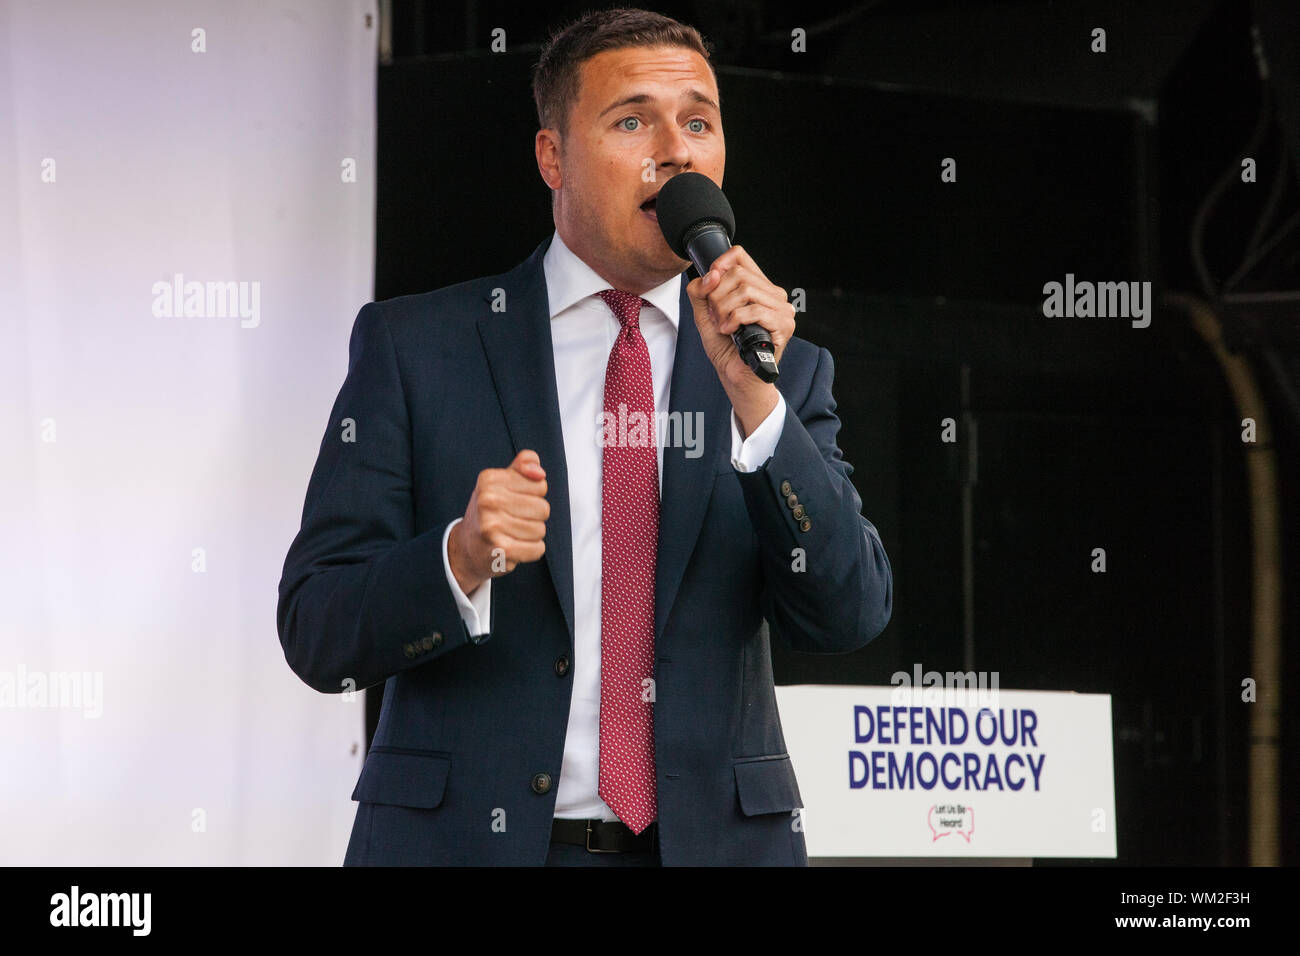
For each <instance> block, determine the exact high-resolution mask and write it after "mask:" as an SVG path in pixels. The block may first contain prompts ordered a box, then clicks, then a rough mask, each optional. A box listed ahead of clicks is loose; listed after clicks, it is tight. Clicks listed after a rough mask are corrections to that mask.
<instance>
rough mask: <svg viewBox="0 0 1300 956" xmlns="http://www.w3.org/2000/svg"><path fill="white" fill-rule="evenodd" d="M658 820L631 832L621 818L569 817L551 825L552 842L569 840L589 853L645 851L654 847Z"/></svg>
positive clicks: (566, 841)
mask: <svg viewBox="0 0 1300 956" xmlns="http://www.w3.org/2000/svg"><path fill="white" fill-rule="evenodd" d="M658 836H659V823H658V821H655V822H654V823H652V824H650V825H649V826H648V827H646V828H645V829H644V830H642V831H641V832H640V833H633V832H632V830H631V828H629V827H628V825H627V824H626V823H624V822H623V821H622V820H568V819H560V818H556V819H555V821H554V822H553V823H552V824H551V842H552V843H572V844H574V845H576V846H582V847H586V848H587V850H588V852H590V853H648V852H650V851H652V850H653V849H654V848H655V844H656V843H657V840H658Z"/></svg>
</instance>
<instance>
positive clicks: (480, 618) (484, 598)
mask: <svg viewBox="0 0 1300 956" xmlns="http://www.w3.org/2000/svg"><path fill="white" fill-rule="evenodd" d="M464 520H465V519H464V518H457V519H456V520H455V521H453V522H452V523H451V524H449V525H447V530H446V531H444V532H443V533H442V570H443V572H444V573H445V574H446V575H447V584H448V585H449V586H450V587H451V594H452V597H454V598H455V599H456V607H457V608H458V609H459V610H460V617H461V620H462V621H464V622H465V627H466V628H467V629H468V630H469V632H470V634H472V635H473V636H474V637H478V636H479V635H480V634H486V633H487V632H488V629H487V628H486V627H484V626H483V622H484V621H490V620H491V619H492V618H491V615H492V579H491V578H488V579H487V580H486V581H484V582H483V583H482V584H480V585H479V586H478V587H477V588H475V589H474V596H473V597H472V598H470V597H466V596H465V592H464V591H462V590H461V589H460V585H459V584H457V583H456V575H454V574H452V573H451V560H450V559H449V558H448V557H447V539H448V538H450V537H451V529H452V528H454V527H456V525H457V524H459V523H460V522H461V521H464Z"/></svg>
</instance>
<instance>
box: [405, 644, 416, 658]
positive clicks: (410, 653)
mask: <svg viewBox="0 0 1300 956" xmlns="http://www.w3.org/2000/svg"><path fill="white" fill-rule="evenodd" d="M402 653H403V654H405V655H406V656H407V657H414V656H415V655H416V654H417V653H419V652H418V651H417V650H416V649H415V645H414V644H405V645H403V646H402Z"/></svg>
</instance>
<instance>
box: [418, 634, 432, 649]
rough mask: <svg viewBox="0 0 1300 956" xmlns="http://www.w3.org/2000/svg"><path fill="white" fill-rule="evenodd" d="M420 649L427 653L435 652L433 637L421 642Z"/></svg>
mask: <svg viewBox="0 0 1300 956" xmlns="http://www.w3.org/2000/svg"><path fill="white" fill-rule="evenodd" d="M420 648H421V649H422V650H426V651H431V650H433V638H432V637H426V638H425V639H424V640H422V641H421V642H420Z"/></svg>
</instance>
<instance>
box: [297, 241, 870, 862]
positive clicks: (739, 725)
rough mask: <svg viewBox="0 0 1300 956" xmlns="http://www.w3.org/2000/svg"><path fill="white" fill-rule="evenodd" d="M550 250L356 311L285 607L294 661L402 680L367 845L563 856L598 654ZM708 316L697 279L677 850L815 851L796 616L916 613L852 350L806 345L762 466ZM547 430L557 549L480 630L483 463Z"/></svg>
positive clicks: (678, 661) (367, 791)
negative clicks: (476, 546)
mask: <svg viewBox="0 0 1300 956" xmlns="http://www.w3.org/2000/svg"><path fill="white" fill-rule="evenodd" d="M549 244H550V240H549V239H547V240H546V241H545V242H543V243H542V244H541V245H540V246H538V248H537V249H536V251H535V252H533V254H532V256H531V257H530V258H529V259H528V260H527V261H525V262H523V263H522V264H520V265H519V266H517V267H516V268H514V269H513V270H511V271H510V272H508V273H505V274H503V275H498V276H490V277H487V278H482V279H476V280H473V281H470V282H464V283H460V284H458V285H453V286H449V287H447V288H444V289H439V290H437V291H435V292H430V293H426V294H422V295H411V296H403V297H401V298H396V299H391V300H388V301H385V302H377V303H369V304H367V305H365V306H364V307H362V309H361V311H360V313H359V314H358V315H357V318H356V323H355V325H354V326H353V330H352V338H351V344H350V359H349V366H348V373H347V378H346V380H345V381H344V383H343V386H342V388H341V390H340V391H339V394H338V398H337V400H336V401H335V403H334V408H333V411H332V412H331V414H330V421H329V425H328V427H327V429H326V432H325V437H324V439H323V440H322V442H321V446H320V454H319V458H318V459H317V462H316V466H315V469H314V470H313V472H312V475H311V480H310V483H309V486H308V488H307V496H306V503H305V505H304V507H303V515H302V527H301V530H300V531H299V533H298V535H297V536H296V537H295V539H294V541H293V543H292V545H291V546H290V548H289V553H288V556H287V557H286V559H285V563H284V573H283V577H282V578H281V581H280V588H279V605H278V608H277V623H278V627H279V634H280V642H281V644H282V646H283V648H284V654H285V657H286V659H287V660H288V663H289V666H290V667H291V668H292V669H293V670H294V672H295V673H296V674H297V675H298V676H299V677H301V678H302V679H303V680H304V681H305V682H306V683H307V684H308V685H310V686H311V687H313V688H315V689H316V690H319V691H322V692H325V693H339V692H342V691H345V690H348V689H351V688H355V689H361V688H365V687H369V686H371V685H374V684H378V683H380V682H381V681H384V682H386V684H385V691H384V702H383V709H382V711H381V715H380V718H379V726H378V729H377V731H376V734H375V738H374V743H373V746H372V747H371V748H370V751H369V753H368V754H367V757H366V761H365V766H364V768H363V770H362V772H361V777H360V780H359V781H358V783H357V785H356V789H355V791H354V792H353V794H352V797H353V799H354V800H356V801H358V802H359V806H358V808H357V814H356V819H355V823H354V825H353V829H352V836H351V840H350V842H349V844H348V850H347V855H346V858H345V861H344V862H345V864H348V865H352V864H361V865H364V864H489V863H501V864H537V865H540V864H541V863H542V862H543V861H544V860H545V858H546V854H547V849H548V843H549V840H550V830H551V819H552V816H553V812H554V807H555V795H556V789H557V785H558V779H559V774H560V765H561V759H562V755H563V752H564V739H565V733H566V729H567V725H568V717H569V699H570V693H571V688H572V681H571V679H570V678H569V676H568V675H570V674H571V673H572V670H571V668H570V669H568V670H567V671H566V670H565V668H563V667H557V661H558V660H559V658H561V657H567V658H569V659H570V660H571V659H572V658H573V654H574V645H573V568H572V545H571V541H570V525H569V515H570V507H571V502H570V501H569V493H568V482H567V476H566V471H565V463H564V442H563V436H562V433H561V427H560V416H559V402H558V399H557V392H556V385H555V363H554V354H553V351H552V346H551V333H550V320H549V316H548V308H547V292H546V279H545V276H544V274H543V270H542V256H543V254H544V253H545V251H546V248H547V246H548V245H549ZM494 290H500V291H495V292H494ZM501 295H504V300H502V299H501ZM494 301H495V302H496V303H497V310H495V311H494V309H493V302H494ZM502 305H504V311H502V310H501V307H502ZM693 315H694V312H693V309H692V307H691V303H690V300H689V298H688V297H687V295H686V277H685V275H683V277H682V293H681V320H680V322H679V324H678V333H677V350H676V359H675V364H674V366H673V376H672V386H671V399H670V403H671V410H672V411H681V412H683V413H694V412H702V413H703V415H704V418H703V422H704V428H703V454H702V455H698V456H697V457H688V452H689V451H690V449H689V448H684V447H676V448H674V447H668V448H665V449H664V463H663V494H662V500H661V506H660V524H659V528H660V531H659V553H658V567H657V573H656V580H655V602H656V606H655V654H656V661H657V663H656V672H655V705H654V706H655V717H654V728H655V765H656V772H657V786H658V806H659V818H658V819H659V842H660V854H661V858H662V861H663V863H664V864H665V865H674V864H785V865H791V864H793V865H806V863H807V853H806V850H805V846H804V839H803V833H802V827H801V826H799V825H798V820H797V816H796V815H795V814H794V811H795V810H796V809H797V808H799V807H801V806H802V800H801V798H800V795H799V788H798V784H797V783H796V781H795V775H794V770H793V768H792V766H791V763H790V758H789V756H788V754H787V752H786V746H785V740H784V738H783V736H782V732H781V723H780V719H779V717H778V715H777V708H776V698H775V694H774V691H773V684H772V663H771V651H770V647H769V644H768V640H769V634H772V635H776V636H778V637H779V638H780V639H783V640H785V641H787V642H788V643H789V645H790V646H791V647H793V648H795V649H796V650H800V651H808V652H815V653H842V652H847V651H852V650H855V649H857V648H859V647H862V646H863V645H864V644H866V643H867V642H868V641H870V640H871V639H872V638H873V637H875V636H876V635H877V634H879V633H880V631H881V630H883V629H884V627H885V625H886V623H887V622H888V620H889V615H890V609H891V604H892V599H893V582H892V575H891V571H890V567H889V561H888V559H887V557H886V556H885V550H884V547H883V546H882V545H881V542H880V538H879V536H878V535H877V533H876V529H875V527H874V526H873V525H872V524H871V522H869V521H867V520H866V519H865V518H864V517H862V515H861V514H860V511H861V508H862V502H861V499H860V498H859V497H858V494H857V492H856V491H855V489H854V487H853V485H852V484H851V483H850V481H849V475H850V474H851V472H852V468H851V466H850V465H849V464H848V463H847V462H845V461H844V460H843V458H842V456H841V453H840V450H839V448H838V447H837V446H836V443H835V435H836V432H837V431H838V430H839V420H838V419H837V418H836V416H835V401H834V399H833V398H832V397H831V380H832V376H833V367H832V363H831V356H830V353H829V352H827V351H826V350H825V349H819V348H817V347H816V346H814V345H812V344H810V343H808V342H806V341H803V340H801V339H798V338H795V339H792V340H791V341H790V343H789V345H788V346H787V347H786V349H785V352H784V353H783V357H782V360H781V377H780V380H779V383H778V387H779V388H780V390H781V393H782V394H783V395H784V397H785V401H786V403H787V412H786V419H785V423H784V426H783V428H784V430H783V432H782V434H781V439H780V442H779V443H778V444H777V447H776V451H775V453H774V454H773V456H772V457H771V458H770V459H769V460H768V461H767V463H766V464H765V465H764V466H763V467H762V468H760V469H758V470H757V471H754V472H752V473H747V474H746V473H739V472H737V471H736V470H735V468H734V467H733V466H732V464H731V456H730V450H731V427H730V414H731V404H730V401H729V400H728V398H727V396H726V393H725V392H724V391H723V389H722V386H721V383H720V382H719V381H718V376H717V373H716V372H715V371H714V369H713V367H712V366H711V365H710V364H709V361H708V359H707V357H706V356H705V354H704V350H703V347H702V344H701V341H700V336H699V330H698V329H697V328H696V326H695V321H694V318H693ZM348 419H351V420H352V426H351V427H352V435H351V437H352V439H353V440H351V441H346V440H344V438H345V436H346V433H345V428H346V427H347V425H348V423H347V420H348ZM584 424H585V423H584ZM591 424H592V427H593V435H594V423H591ZM524 448H531V449H534V450H535V451H536V452H537V453H538V455H539V456H540V458H541V463H542V466H543V467H544V468H545V469H546V473H547V482H548V495H547V497H548V500H549V502H550V505H551V516H550V520H549V521H548V522H547V526H546V554H545V557H544V559H542V560H539V561H536V562H532V563H528V564H520V565H519V566H517V567H516V568H515V570H514V571H512V572H511V573H509V574H507V575H505V576H503V577H500V578H497V579H495V580H494V581H493V582H492V613H491V623H490V630H489V633H488V634H487V635H486V636H483V637H481V638H477V639H476V638H471V637H470V635H469V633H468V630H467V628H466V627H465V625H464V623H463V621H462V619H461V616H460V613H459V611H458V610H457V607H456V602H455V599H454V597H453V596H452V592H451V589H450V588H449V587H448V584H447V581H446V577H445V574H444V570H443V563H442V535H443V531H444V530H445V529H446V527H447V525H448V523H450V522H451V521H453V520H455V519H456V518H458V517H460V516H461V515H462V514H463V513H464V511H465V507H466V505H467V504H468V502H469V498H470V494H471V492H472V491H473V489H474V485H475V481H476V479H477V477H478V473H479V472H480V471H481V470H482V469H484V468H501V467H505V466H506V465H507V464H508V463H509V462H510V461H511V460H512V459H513V458H514V456H515V455H516V453H517V452H518V451H519V450H521V449H524ZM787 483H788V485H787ZM790 494H793V495H795V496H797V498H798V502H797V504H799V505H802V506H803V508H804V510H805V512H806V515H805V517H804V518H802V519H796V518H795V517H794V511H793V507H794V506H793V505H791V504H789V503H788V500H789V499H788V495H790ZM585 505H586V506H587V507H599V502H585ZM796 549H799V550H796ZM562 671H564V673H561V672H562Z"/></svg>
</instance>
